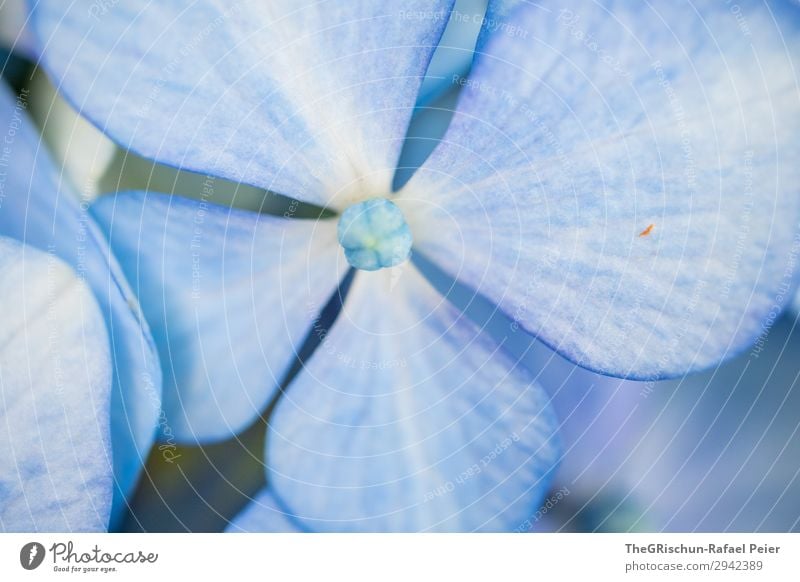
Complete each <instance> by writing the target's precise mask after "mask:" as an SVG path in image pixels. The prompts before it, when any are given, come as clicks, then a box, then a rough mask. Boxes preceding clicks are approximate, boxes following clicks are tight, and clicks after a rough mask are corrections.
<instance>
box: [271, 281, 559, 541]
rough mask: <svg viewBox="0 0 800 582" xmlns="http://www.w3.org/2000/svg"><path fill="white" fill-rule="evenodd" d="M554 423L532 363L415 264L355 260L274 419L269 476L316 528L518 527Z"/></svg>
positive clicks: (550, 449)
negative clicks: (326, 329)
mask: <svg viewBox="0 0 800 582" xmlns="http://www.w3.org/2000/svg"><path fill="white" fill-rule="evenodd" d="M555 430H556V421H555V419H554V417H553V415H552V413H551V410H550V408H549V405H548V399H547V397H546V395H545V394H544V393H543V391H542V390H541V388H540V387H539V386H538V385H537V384H536V383H535V382H534V381H533V380H532V379H531V377H530V375H529V374H528V373H527V371H526V370H524V369H523V368H521V367H520V366H518V365H517V363H516V362H515V361H514V360H513V359H512V358H510V357H509V356H508V355H506V353H505V352H504V351H503V349H502V348H501V347H500V346H498V345H496V344H494V342H493V341H492V340H491V339H490V337H489V336H488V335H486V334H484V333H482V332H481V331H480V330H479V329H478V328H477V326H475V325H474V324H473V323H472V322H470V321H469V320H468V319H467V318H466V316H464V315H463V314H461V313H460V312H458V311H457V310H456V309H455V308H454V307H453V306H452V305H450V304H449V303H448V302H447V301H446V300H445V299H443V297H442V296H441V295H439V294H438V293H437V292H436V291H435V290H434V289H433V288H432V287H431V285H430V283H428V282H427V281H426V280H425V279H424V277H423V276H422V275H421V274H420V273H419V272H418V271H417V270H416V268H414V267H412V266H406V267H404V268H396V269H394V270H391V271H389V270H384V271H379V272H374V273H358V274H357V275H356V278H355V280H354V282H353V286H352V288H351V290H350V293H349V294H348V296H347V299H346V301H345V306H344V309H343V312H342V313H341V314H340V315H339V317H338V319H337V320H336V322H335V324H334V325H333V327H332V328H331V330H330V333H329V334H328V335H327V336H325V339H324V342H323V343H322V345H321V346H320V347H319V348H317V350H316V351H315V352H314V354H313V356H312V357H311V359H310V360H309V362H307V364H306V366H305V368H304V369H303V370H302V371H301V372H300V374H299V376H298V377H297V378H296V379H295V380H294V382H293V383H292V384H291V385H290V386H289V389H288V391H287V392H286V393H285V394H284V396H283V398H282V399H281V401H280V402H279V404H278V406H277V408H276V410H275V413H274V417H273V418H272V419H271V422H270V432H269V434H268V436H267V453H266V462H267V481H268V482H269V483H270V485H271V487H272V488H273V491H274V493H275V495H276V497H278V498H279V499H281V500H282V501H283V502H284V503H285V506H286V507H287V509H288V510H289V511H290V512H291V513H292V514H293V515H295V516H296V518H297V519H298V520H300V521H302V522H303V523H304V524H306V525H307V526H308V527H309V528H310V529H312V530H334V531H340V530H343V531H353V530H354V531H363V530H375V531H423V530H425V531H428V530H447V531H473V530H488V531H497V530H499V531H505V530H514V529H515V528H517V527H518V526H519V524H520V523H522V522H523V521H524V520H525V519H527V518H528V517H530V515H531V514H532V513H533V511H534V510H535V508H536V506H537V504H538V503H539V501H540V500H541V497H542V496H543V494H544V493H545V492H546V491H547V487H548V484H549V481H550V476H551V474H552V472H553V471H554V468H555V465H556V462H557V459H558V447H557V443H556V437H555V436H554V434H555Z"/></svg>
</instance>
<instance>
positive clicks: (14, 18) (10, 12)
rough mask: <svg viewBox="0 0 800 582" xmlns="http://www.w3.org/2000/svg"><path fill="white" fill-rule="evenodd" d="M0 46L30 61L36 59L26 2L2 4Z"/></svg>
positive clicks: (11, 0) (14, 0) (15, 0)
mask: <svg viewBox="0 0 800 582" xmlns="http://www.w3.org/2000/svg"><path fill="white" fill-rule="evenodd" d="M0 46H2V47H3V48H5V49H8V50H9V51H11V52H14V53H17V54H19V55H21V56H23V57H26V58H28V59H35V58H36V50H35V43H34V39H33V35H32V34H31V31H30V29H29V28H28V11H27V8H26V6H25V0H2V2H0ZM0 68H2V67H1V66H0Z"/></svg>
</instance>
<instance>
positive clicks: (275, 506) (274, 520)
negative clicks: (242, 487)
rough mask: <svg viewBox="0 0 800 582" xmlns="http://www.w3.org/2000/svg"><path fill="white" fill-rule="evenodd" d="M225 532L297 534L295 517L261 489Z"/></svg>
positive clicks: (298, 526)
mask: <svg viewBox="0 0 800 582" xmlns="http://www.w3.org/2000/svg"><path fill="white" fill-rule="evenodd" d="M225 531H226V532H233V533H244V532H252V533H257V532H269V533H298V532H302V531H303V530H302V529H301V528H300V525H299V524H298V523H297V522H296V521H295V517H294V516H293V515H291V514H290V513H288V512H287V510H286V509H285V508H283V507H281V505H280V503H278V501H277V500H276V499H275V496H274V495H272V492H271V491H270V490H269V489H266V488H265V489H262V490H261V491H260V492H259V493H258V495H256V496H255V497H254V498H253V499H251V500H250V503H249V504H248V505H247V507H245V508H244V509H243V510H242V511H241V512H239V515H237V516H236V517H235V518H234V519H233V521H231V522H230V523H229V524H228V527H227V528H225Z"/></svg>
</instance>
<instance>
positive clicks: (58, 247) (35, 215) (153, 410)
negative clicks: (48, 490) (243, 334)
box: [0, 86, 161, 517]
mask: <svg viewBox="0 0 800 582" xmlns="http://www.w3.org/2000/svg"><path fill="white" fill-rule="evenodd" d="M26 108H27V95H26V94H23V95H21V96H20V98H18V99H16V101H15V99H14V97H12V96H11V94H10V93H9V91H8V89H7V88H6V87H5V86H2V87H0V120H1V121H2V127H4V128H7V129H6V130H5V135H4V137H3V138H2V139H4V140H5V141H4V147H5V148H6V150H5V152H4V153H3V154H2V164H1V165H2V166H3V168H1V169H2V170H3V171H4V173H3V179H2V180H0V235H4V236H8V237H11V238H14V239H17V240H19V241H22V242H24V243H26V244H28V245H31V246H33V247H35V248H38V249H40V250H46V251H48V252H52V253H54V254H55V255H56V256H58V257H59V258H60V259H62V260H63V261H65V262H66V263H67V264H69V265H70V266H72V267H73V269H75V271H76V272H77V273H78V275H79V277H81V278H82V279H84V280H85V281H86V283H87V284H88V285H89V287H90V288H91V289H92V291H93V292H94V294H95V298H96V299H97V301H98V302H99V304H100V308H101V310H102V312H103V316H104V317H105V320H106V327H107V328H108V333H109V334H110V337H111V345H112V348H113V349H112V356H113V361H114V391H113V394H112V406H111V414H112V423H111V426H112V431H113V432H112V444H113V447H114V476H115V479H116V485H117V489H116V490H115V499H114V507H115V509H114V514H115V517H119V515H120V512H121V511H122V510H123V509H124V497H125V496H127V495H128V494H129V493H130V492H131V491H132V489H133V486H134V485H135V483H136V480H137V479H138V477H139V473H140V471H141V468H142V465H143V463H144V460H145V459H146V458H147V454H148V451H149V449H150V447H151V445H152V444H153V440H154V438H155V432H156V425H157V422H158V415H159V409H160V401H161V369H160V367H159V362H158V355H157V353H156V350H155V346H154V345H153V340H152V337H151V336H150V332H149V330H148V329H147V325H146V324H145V323H144V321H143V320H142V318H141V316H140V312H139V306H138V303H137V302H136V298H135V297H134V296H133V294H132V293H131V290H130V288H129V287H128V284H127V282H126V281H125V278H124V276H123V275H122V273H121V271H120V270H119V267H118V265H117V263H116V261H115V259H114V258H113V257H112V256H111V255H110V251H109V248H108V244H107V243H106V240H105V239H104V238H103V235H102V233H101V232H100V231H99V229H98V228H97V225H96V224H95V223H94V221H93V220H92V218H91V217H90V216H89V214H88V212H87V211H86V209H87V205H88V203H87V202H86V201H85V200H80V202H79V198H78V195H77V194H76V193H75V192H74V191H73V189H72V187H71V185H70V184H69V183H68V182H67V181H66V180H65V179H63V176H62V175H60V174H59V173H58V171H57V170H56V169H55V166H54V165H53V162H52V160H51V159H50V156H49V155H48V154H47V151H46V150H45V149H44V147H43V146H42V143H41V141H40V139H39V137H38V135H37V134H36V133H35V131H34V127H33V124H32V122H31V120H30V119H29V118H28V116H27V114H26V112H25V110H26Z"/></svg>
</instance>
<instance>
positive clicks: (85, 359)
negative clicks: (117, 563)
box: [0, 237, 113, 532]
mask: <svg viewBox="0 0 800 582" xmlns="http://www.w3.org/2000/svg"><path fill="white" fill-rule="evenodd" d="M0 297H2V298H3V300H2V301H0V321H2V322H3V325H2V326H0V530H2V531H20V532H32V531H104V530H105V529H106V527H107V525H108V518H109V513H110V511H111V497H112V489H113V480H112V461H111V439H110V434H109V430H110V427H109V416H108V414H109V400H110V396H111V357H110V354H109V343H108V333H107V332H106V327H105V325H104V323H103V316H102V314H101V313H100V309H99V307H98V305H97V302H96V301H95V299H94V297H93V296H92V294H91V292H90V291H89V290H88V288H87V287H86V286H85V285H84V284H83V283H82V282H81V280H80V279H79V278H78V277H76V276H75V274H74V273H73V271H72V270H71V269H70V268H69V267H68V266H67V265H65V264H64V263H62V262H61V261H59V260H58V259H56V258H55V257H54V256H53V255H51V254H45V253H43V252H40V251H37V250H35V249H32V248H30V247H26V246H23V245H21V244H19V243H18V242H16V241H12V240H11V239H7V238H4V237H0Z"/></svg>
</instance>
